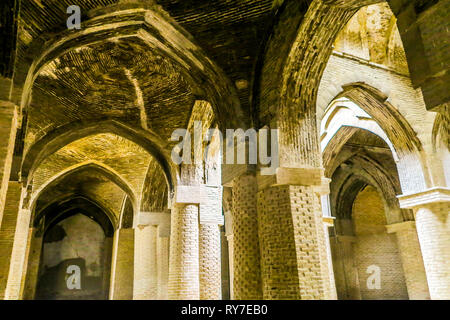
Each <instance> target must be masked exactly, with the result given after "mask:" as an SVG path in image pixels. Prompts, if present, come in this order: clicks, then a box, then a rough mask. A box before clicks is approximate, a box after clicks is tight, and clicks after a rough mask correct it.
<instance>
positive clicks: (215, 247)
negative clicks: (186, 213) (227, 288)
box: [199, 224, 222, 300]
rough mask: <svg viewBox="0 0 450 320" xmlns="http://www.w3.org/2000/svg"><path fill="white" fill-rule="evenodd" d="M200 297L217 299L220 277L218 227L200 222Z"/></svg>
mask: <svg viewBox="0 0 450 320" xmlns="http://www.w3.org/2000/svg"><path fill="white" fill-rule="evenodd" d="M199 250H200V251H199V258H200V265H199V268H200V275H199V277H200V299H201V300H219V299H220V298H221V289H220V288H221V286H222V283H221V281H222V279H221V277H220V275H221V272H220V271H221V265H220V256H221V251H220V229H219V226H218V225H215V224H200V229H199Z"/></svg>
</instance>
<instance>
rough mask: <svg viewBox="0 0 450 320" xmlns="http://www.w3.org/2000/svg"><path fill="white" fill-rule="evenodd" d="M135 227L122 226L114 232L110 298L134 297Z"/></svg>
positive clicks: (127, 298) (124, 298) (129, 298)
mask: <svg viewBox="0 0 450 320" xmlns="http://www.w3.org/2000/svg"><path fill="white" fill-rule="evenodd" d="M134 231H135V230H134V229H133V228H126V229H125V228H121V229H118V230H116V232H115V233H114V251H113V261H112V268H111V269H112V271H111V286H110V291H109V298H110V300H131V299H133V282H134V281H133V278H134V241H135V236H134Z"/></svg>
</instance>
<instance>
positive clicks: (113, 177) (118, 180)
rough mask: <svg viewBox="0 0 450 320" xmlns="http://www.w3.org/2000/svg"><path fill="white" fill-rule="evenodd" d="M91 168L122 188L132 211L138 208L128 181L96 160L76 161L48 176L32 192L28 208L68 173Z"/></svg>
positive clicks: (34, 205)
mask: <svg viewBox="0 0 450 320" xmlns="http://www.w3.org/2000/svg"><path fill="white" fill-rule="evenodd" d="M91 170H92V171H95V172H98V173H100V174H101V175H103V176H104V177H106V178H107V179H108V180H110V181H111V182H112V183H114V184H116V185H117V186H118V187H119V188H120V189H122V190H123V192H124V193H125V194H126V195H127V196H128V197H129V198H130V201H131V203H132V204H133V211H134V212H137V208H138V203H137V198H136V196H135V194H134V192H133V189H132V187H131V186H130V185H129V184H128V182H126V181H125V179H123V178H122V177H121V176H120V174H119V173H117V172H116V171H114V169H112V168H110V167H108V166H106V165H104V164H102V163H99V162H96V161H88V162H82V163H78V164H76V165H74V166H72V167H69V168H66V169H65V170H63V171H61V172H59V173H58V174H57V175H55V176H53V177H52V178H50V179H49V180H48V181H47V182H46V183H45V184H43V185H42V186H41V187H40V188H39V189H38V190H36V192H35V193H34V194H33V197H32V200H31V202H30V209H31V210H32V211H34V210H35V207H36V202H37V200H38V199H39V197H40V196H41V195H42V194H43V193H44V192H45V191H46V190H47V189H48V188H50V187H51V186H55V185H57V184H58V183H59V182H61V181H62V180H63V179H64V178H66V177H68V176H70V175H74V174H77V173H80V172H83V171H91Z"/></svg>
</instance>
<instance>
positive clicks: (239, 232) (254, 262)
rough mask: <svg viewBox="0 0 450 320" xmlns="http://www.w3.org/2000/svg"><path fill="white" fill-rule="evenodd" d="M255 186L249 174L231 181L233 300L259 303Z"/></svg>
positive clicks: (259, 268) (260, 289)
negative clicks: (256, 301) (257, 301)
mask: <svg viewBox="0 0 450 320" xmlns="http://www.w3.org/2000/svg"><path fill="white" fill-rule="evenodd" d="M257 189H258V186H257V182H256V176H255V175H254V174H251V173H247V174H243V175H241V176H239V177H237V178H235V179H234V180H233V191H232V192H233V195H232V198H233V200H232V217H233V218H232V220H233V241H232V243H233V249H232V254H233V259H232V271H233V276H232V279H233V299H236V300H257V299H262V287H261V266H260V251H259V250H260V249H259V238H258V213H257V198H256V193H257Z"/></svg>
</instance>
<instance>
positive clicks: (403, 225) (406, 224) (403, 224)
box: [386, 221, 416, 233]
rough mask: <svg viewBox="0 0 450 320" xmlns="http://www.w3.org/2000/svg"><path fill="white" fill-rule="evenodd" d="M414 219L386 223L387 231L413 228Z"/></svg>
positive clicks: (393, 231) (414, 225) (414, 227)
mask: <svg viewBox="0 0 450 320" xmlns="http://www.w3.org/2000/svg"><path fill="white" fill-rule="evenodd" d="M415 229H416V222H415V221H403V222H399V223H393V224H388V225H386V231H387V233H400V232H402V231H408V230H415Z"/></svg>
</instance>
